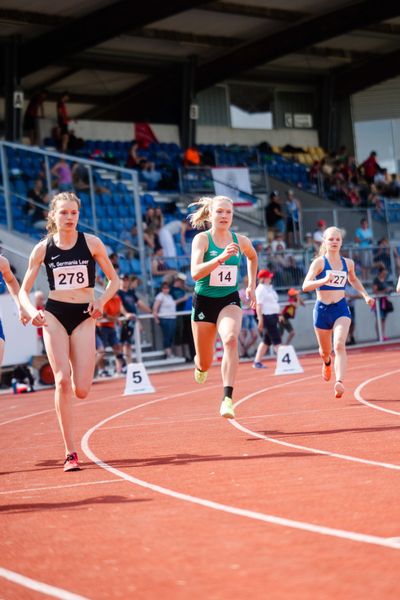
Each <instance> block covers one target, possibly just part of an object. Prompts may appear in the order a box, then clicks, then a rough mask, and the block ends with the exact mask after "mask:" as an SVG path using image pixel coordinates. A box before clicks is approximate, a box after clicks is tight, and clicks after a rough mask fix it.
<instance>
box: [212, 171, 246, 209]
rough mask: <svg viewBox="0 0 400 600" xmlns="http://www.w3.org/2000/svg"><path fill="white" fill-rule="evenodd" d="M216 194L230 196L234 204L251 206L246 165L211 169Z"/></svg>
mask: <svg viewBox="0 0 400 600" xmlns="http://www.w3.org/2000/svg"><path fill="white" fill-rule="evenodd" d="M211 173H212V177H213V180H214V191H215V194H216V196H228V198H232V200H233V203H234V204H235V205H236V206H252V205H253V202H252V200H251V198H249V197H248V194H251V193H252V192H251V182H250V174H249V169H248V168H247V167H221V168H219V167H216V168H215V169H211Z"/></svg>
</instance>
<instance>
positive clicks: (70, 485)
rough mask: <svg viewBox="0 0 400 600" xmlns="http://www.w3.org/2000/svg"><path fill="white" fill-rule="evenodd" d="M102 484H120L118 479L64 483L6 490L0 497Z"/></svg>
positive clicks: (0, 493)
mask: <svg viewBox="0 0 400 600" xmlns="http://www.w3.org/2000/svg"><path fill="white" fill-rule="evenodd" d="M104 483H121V480H120V479H99V480H98V481H86V482H85V483H66V484H63V485H48V486H46V487H31V488H21V489H19V490H6V491H3V492H0V496H7V495H8V494H23V493H25V492H42V491H43V490H46V491H47V490H60V489H64V488H74V487H85V486H87V485H103V484H104Z"/></svg>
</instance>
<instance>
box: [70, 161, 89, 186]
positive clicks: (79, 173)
mask: <svg viewBox="0 0 400 600" xmlns="http://www.w3.org/2000/svg"><path fill="white" fill-rule="evenodd" d="M72 184H73V186H74V188H75V190H76V191H77V192H86V191H88V190H89V189H90V184H89V172H88V168H87V166H86V165H84V164H82V163H79V162H76V163H74V164H73V165H72Z"/></svg>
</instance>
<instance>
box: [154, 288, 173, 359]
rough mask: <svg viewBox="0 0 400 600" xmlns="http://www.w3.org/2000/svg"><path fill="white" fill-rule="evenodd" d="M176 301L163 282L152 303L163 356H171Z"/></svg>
mask: <svg viewBox="0 0 400 600" xmlns="http://www.w3.org/2000/svg"><path fill="white" fill-rule="evenodd" d="M175 313H176V301H175V300H174V299H173V297H172V296H171V294H170V285H169V283H167V282H164V283H163V284H162V286H161V292H160V293H159V294H157V296H156V297H155V300H154V305H153V315H154V320H155V322H156V323H157V324H158V325H160V327H161V331H162V338H163V348H164V352H165V358H173V354H172V344H173V342H174V338H175V331H176V314H175Z"/></svg>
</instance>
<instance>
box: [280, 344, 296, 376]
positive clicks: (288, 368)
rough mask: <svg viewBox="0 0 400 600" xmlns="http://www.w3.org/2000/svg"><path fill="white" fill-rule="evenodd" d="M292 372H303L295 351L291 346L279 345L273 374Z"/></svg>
mask: <svg viewBox="0 0 400 600" xmlns="http://www.w3.org/2000/svg"><path fill="white" fill-rule="evenodd" d="M292 373H303V367H302V366H301V365H300V363H299V359H298V358H297V355H296V351H295V349H294V348H293V346H279V348H278V356H277V359H276V368H275V375H290V374H292Z"/></svg>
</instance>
